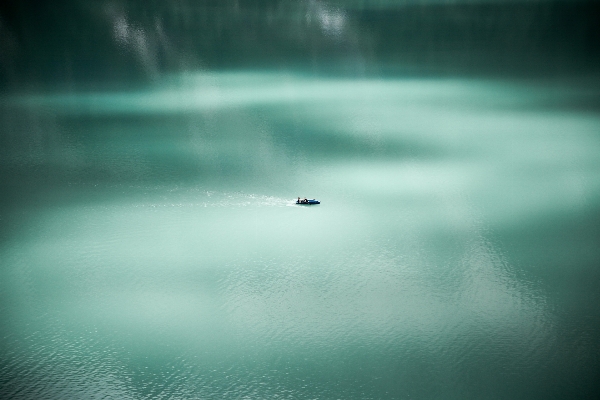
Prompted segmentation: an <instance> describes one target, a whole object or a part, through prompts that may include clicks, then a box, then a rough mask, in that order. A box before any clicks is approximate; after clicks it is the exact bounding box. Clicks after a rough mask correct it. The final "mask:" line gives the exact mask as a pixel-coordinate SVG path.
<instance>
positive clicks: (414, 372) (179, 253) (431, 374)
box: [0, 73, 600, 398]
mask: <svg viewBox="0 0 600 400" xmlns="http://www.w3.org/2000/svg"><path fill="white" fill-rule="evenodd" d="M171 79H175V78H171ZM182 79H183V81H184V82H185V84H181V86H177V87H175V88H173V86H170V85H173V83H172V82H173V81H171V83H169V84H165V86H164V87H160V85H159V87H158V88H156V89H150V90H147V91H141V92H134V93H127V94H123V93H121V94H119V93H95V94H74V95H68V96H65V95H43V96H41V95H40V96H22V97H18V98H17V99H16V100H15V99H5V101H4V103H3V107H4V109H5V111H3V112H4V113H5V114H6V113H7V111H6V109H10V110H17V113H22V112H27V113H30V114H31V115H38V116H39V121H41V122H39V124H36V122H35V120H33V121H34V122H32V120H31V119H29V120H28V121H27V122H23V123H22V125H20V124H19V123H18V121H13V125H10V126H11V129H13V131H12V132H13V133H14V134H15V135H17V134H19V133H23V134H24V135H25V137H26V138H29V141H27V140H25V141H24V143H25V144H19V145H13V146H12V147H10V148H9V150H7V151H6V152H5V154H4V156H5V158H4V160H5V161H4V162H5V163H8V164H9V165H18V166H20V167H23V168H24V167H27V166H29V167H32V168H33V169H32V170H31V172H30V174H31V176H27V174H25V175H24V176H25V177H24V178H23V179H29V181H27V180H26V181H25V182H26V183H31V182H33V183H37V182H38V181H36V179H38V178H36V177H35V174H36V173H37V171H39V169H40V168H49V169H50V170H52V171H54V172H55V173H54V174H52V176H54V177H53V178H52V179H54V181H53V184H55V185H57V187H59V189H60V190H58V192H60V193H59V194H56V193H53V192H50V191H44V190H43V189H40V191H39V192H38V193H37V194H36V195H38V196H47V198H48V199H47V200H44V201H38V202H36V201H35V200H32V199H27V200H26V201H24V203H23V204H20V205H19V204H16V205H12V207H13V208H12V210H13V211H12V214H6V217H7V218H9V219H10V218H12V220H16V221H18V222H19V226H18V228H15V229H14V231H13V232H11V234H10V236H8V235H4V236H3V239H4V241H3V242H2V247H0V263H1V264H2V266H3V268H2V270H1V272H0V273H1V276H2V279H0V282H1V283H0V294H1V296H2V299H3V301H2V308H1V313H2V314H1V316H2V320H3V321H2V325H1V332H2V335H3V338H4V339H3V342H2V349H1V351H2V359H3V360H4V361H3V363H2V370H1V372H0V377H1V380H2V382H3V389H2V395H3V396H8V397H22V398H31V397H35V395H36V393H44V394H45V395H46V397H49V398H61V397H63V398H65V397H94V396H109V397H119V398H140V397H142V398H155V397H160V396H164V397H169V398H194V397H199V398H213V397H218V398H228V397H234V398H242V397H244V398H276V397H279V398H310V397H316V398H334V397H341V398H398V397H405V396H417V397H439V396H443V393H450V395H449V396H448V397H451V398H461V397H462V395H463V394H465V393H467V397H477V394H478V393H483V394H484V395H483V397H486V395H485V394H486V393H487V394H490V393H493V392H494V391H495V390H500V388H501V387H502V386H504V388H505V390H506V392H505V393H507V394H508V393H510V392H511V391H512V392H513V393H514V392H515V391H517V392H519V393H527V390H531V391H532V393H535V394H536V395H539V394H540V393H549V391H550V390H555V389H557V388H558V389H560V388H562V387H563V385H565V384H566V383H565V382H566V381H568V379H569V376H568V374H565V373H563V372H562V370H561V366H562V365H563V363H564V362H565V360H571V361H570V362H571V367H572V368H573V369H574V370H576V371H579V372H580V373H581V375H582V376H583V378H585V377H586V375H585V374H586V372H585V371H586V370H587V367H589V366H590V365H593V360H591V359H590V358H589V357H590V356H586V355H580V356H579V358H576V359H575V360H572V358H571V357H572V356H573V351H576V350H577V349H584V350H590V351H592V350H593V349H594V348H595V347H594V346H595V344H594V343H595V342H594V341H593V340H591V339H590V340H588V341H586V339H585V338H586V336H585V333H586V332H589V330H587V331H586V330H585V329H588V328H586V326H585V325H581V326H579V327H576V328H575V329H581V330H582V331H581V332H582V333H581V335H580V336H578V339H579V341H578V342H577V346H579V347H577V348H575V349H573V348H572V347H570V346H571V344H570V337H569V336H568V335H565V333H564V332H565V330H566V329H567V327H570V326H569V325H567V324H566V322H565V315H566V311H565V310H566V309H568V307H566V306H565V305H564V304H565V298H567V297H569V296H570V294H571V292H569V291H568V290H566V291H565V290H564V289H557V288H558V287H559V286H557V285H556V281H557V280H560V279H561V276H563V275H562V274H564V273H563V272H555V275H553V273H552V272H539V269H538V268H544V269H547V270H550V271H552V270H555V271H556V270H557V269H560V267H562V265H560V263H559V264H558V266H557V265H556V264H554V263H552V262H548V261H544V260H545V259H544V257H543V253H544V252H546V251H556V249H554V250H553V249H550V247H551V246H550V245H549V244H548V243H550V242H546V240H548V238H550V239H552V240H555V243H558V248H559V251H562V252H563V253H565V254H566V256H565V257H566V258H568V259H570V260H571V261H572V263H571V264H570V265H571V266H572V267H574V268H575V269H578V268H579V270H576V271H575V272H573V274H574V276H586V275H585V272H582V271H584V270H586V268H588V267H589V263H590V260H591V262H592V263H593V262H596V261H597V260H598V251H597V250H594V246H593V243H594V242H595V239H597V237H594V236H589V232H590V231H577V230H573V229H572V227H571V232H574V235H575V236H576V238H575V243H572V242H571V241H568V240H566V239H565V240H563V239H562V232H563V231H564V229H565V226H566V227H567V228H568V227H569V226H570V225H569V223H568V222H567V223H565V222H561V221H575V222H574V224H576V223H578V222H579V221H581V220H582V219H586V218H589V219H592V220H593V219H594V218H595V215H597V209H598V194H599V188H600V161H599V159H598V157H597V154H600V152H599V150H600V148H599V147H600V143H599V142H598V138H597V132H598V127H600V121H599V119H598V116H597V115H595V114H593V113H585V112H579V111H573V110H570V109H569V108H568V107H566V106H564V107H562V108H560V112H550V111H549V109H550V108H549V106H548V102H549V103H552V102H554V101H555V100H556V98H561V99H564V98H568V96H563V95H564V94H565V93H564V92H561V91H559V90H558V89H556V88H540V89H539V90H534V89H532V88H531V87H529V88H527V89H521V88H519V87H517V86H510V85H506V84H505V83H502V82H479V81H475V80H456V79H455V80H450V81H443V80H442V81H439V80H387V81H383V80H373V81H370V80H365V81H358V82H356V81H344V80H335V79H332V80H327V79H312V78H307V77H304V76H298V77H296V76H293V75H286V76H280V75H272V74H269V73H252V74H235V73H229V74H212V75H200V76H193V77H190V76H187V77H184V78H182ZM206 81H208V82H210V84H206V83H205V82H206ZM189 82H192V84H189ZM194 82H201V83H199V84H197V83H194ZM248 82H250V83H248ZM565 90H566V89H565ZM569 93H571V94H570V95H571V96H575V97H576V96H577V92H573V91H570V92H569ZM23 110H25V111H23ZM130 118H133V120H134V121H135V123H131V119H130ZM47 121H51V122H52V124H48V123H47ZM28 124H30V125H28ZM31 124H34V125H36V128H38V130H37V131H36V130H32V129H31ZM36 132H37V133H36ZM27 135H29V136H27ZM36 141H42V142H44V141H45V143H47V144H46V145H44V146H40V147H38V149H40V151H39V152H38V153H36V152H35V151H32V149H34V150H35V149H36V147H35V143H36ZM181 160H184V161H185V162H182V161H181ZM11 163H12V164H11ZM57 175H58V176H59V177H58V178H56V176H57ZM182 176H185V179H182V178H181V177H182ZM40 186H41V187H42V186H43V185H42V182H40ZM16 187H18V185H17V184H16ZM14 196H15V200H14V202H15V203H16V202H17V201H18V200H19V199H20V198H19V197H18V196H24V195H23V194H22V193H20V192H18V191H17V193H16V194H15V195H14ZM297 196H302V197H304V196H307V197H316V198H317V199H319V200H321V201H322V204H321V205H319V206H314V207H313V206H311V207H300V206H295V205H293V201H294V200H293V199H294V198H296V197H297ZM19 213H22V214H27V215H29V218H24V217H22V218H21V217H18V215H21V214H19ZM19 218H21V219H19ZM539 225H543V230H544V232H545V233H544V234H545V235H546V236H536V235H538V234H539V233H540V231H539V230H538V226H539ZM592 232H596V231H592ZM577 235H579V236H577ZM523 238H524V239H523ZM523 240H525V241H526V242H525V244H524V245H523V247H519V246H515V247H512V246H511V245H510V244H512V243H515V242H519V243H523ZM590 248H591V250H590ZM586 251H587V253H585V252H586ZM544 263H546V264H544ZM591 276H592V277H594V276H595V275H594V274H593V273H592V274H591ZM561 290H563V291H561ZM589 293H592V294H593V293H595V292H588V293H587V295H588V296H591V295H590V294H589ZM592 297H593V296H592ZM588 298H589V297H585V295H584V296H583V297H582V301H585V300H587V299H588ZM579 307H582V306H579ZM576 308H577V307H576ZM593 311H594V312H595V311H597V310H596V308H593ZM571 328H572V327H571ZM583 378H582V379H583ZM528 386H529V387H530V389H528ZM443 391H444V392H443ZM502 397H503V395H502Z"/></svg>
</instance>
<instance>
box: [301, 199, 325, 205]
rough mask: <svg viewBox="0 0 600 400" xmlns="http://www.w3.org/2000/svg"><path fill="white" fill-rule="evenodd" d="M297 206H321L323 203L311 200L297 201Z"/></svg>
mask: <svg viewBox="0 0 600 400" xmlns="http://www.w3.org/2000/svg"><path fill="white" fill-rule="evenodd" d="M296 204H300V205H311V204H321V202H320V201H319V200H315V199H310V200H300V201H298V200H296Z"/></svg>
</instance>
